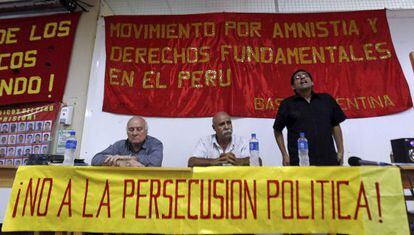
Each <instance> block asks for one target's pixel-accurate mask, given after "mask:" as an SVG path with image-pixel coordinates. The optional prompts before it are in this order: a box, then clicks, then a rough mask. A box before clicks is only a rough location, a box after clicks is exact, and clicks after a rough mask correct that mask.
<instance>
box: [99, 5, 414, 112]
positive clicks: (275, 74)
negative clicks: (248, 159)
mask: <svg viewBox="0 0 414 235" xmlns="http://www.w3.org/2000/svg"><path fill="white" fill-rule="evenodd" d="M105 30H106V38H105V39H106V71H105V95H104V105H103V110H104V111H107V112H114V113H122V114H139V115H144V116H162V117H202V116H211V115H212V114H214V113H215V112H216V111H219V110H225V111H227V112H228V113H230V115H232V116H244V117H267V118H269V117H274V115H275V113H276V110H277V108H278V106H279V104H280V102H281V100H283V99H284V98H285V97H288V96H291V95H293V91H292V88H291V85H290V77H291V75H292V73H293V72H294V71H295V70H297V69H299V68H303V69H306V70H308V71H310V72H311V74H312V75H313V78H314V83H315V91H316V92H328V93H330V94H332V95H333V96H334V97H335V98H336V100H337V102H338V103H339V105H340V106H341V107H342V109H343V110H344V111H345V113H346V114H347V116H348V117H370V116H379V115H386V114H391V113H396V112H401V111H403V110H406V109H409V108H410V107H412V101H411V96H410V93H409V90H408V85H407V82H406V80H405V78H404V75H403V73H402V70H401V67H400V64H399V62H398V59H397V56H396V54H395V51H394V47H393V44H392V41H391V36H390V32H389V29H388V23H387V19H386V15H385V11H384V10H377V11H359V12H335V13H311V14H303V13H300V14H251V13H249V14H247V13H214V14H197V15H175V16H110V17H106V18H105Z"/></svg>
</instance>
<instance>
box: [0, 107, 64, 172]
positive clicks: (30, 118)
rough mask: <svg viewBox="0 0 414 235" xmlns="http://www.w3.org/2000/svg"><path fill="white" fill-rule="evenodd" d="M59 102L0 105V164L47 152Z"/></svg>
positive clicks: (20, 161)
mask: <svg viewBox="0 0 414 235" xmlns="http://www.w3.org/2000/svg"><path fill="white" fill-rule="evenodd" d="M59 108H60V103H52V104H37V105H16V106H13V107H10V106H9V107H4V108H1V109H0V165H15V166H17V165H24V164H25V162H26V161H27V158H28V157H29V155H30V154H47V153H49V147H50V146H49V144H50V142H51V140H52V135H53V127H54V124H55V120H56V117H57V114H58V112H59Z"/></svg>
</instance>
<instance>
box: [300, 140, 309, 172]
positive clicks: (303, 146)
mask: <svg viewBox="0 0 414 235" xmlns="http://www.w3.org/2000/svg"><path fill="white" fill-rule="evenodd" d="M298 156H299V166H309V165H310V164H309V148H308V140H307V139H306V138H305V133H304V132H300V133H299V139H298Z"/></svg>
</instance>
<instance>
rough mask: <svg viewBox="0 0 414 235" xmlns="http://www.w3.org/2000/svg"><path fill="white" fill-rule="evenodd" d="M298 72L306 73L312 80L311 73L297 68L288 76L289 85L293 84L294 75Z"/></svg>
mask: <svg viewBox="0 0 414 235" xmlns="http://www.w3.org/2000/svg"><path fill="white" fill-rule="evenodd" d="M299 72H304V73H306V74H308V75H309V77H310V79H311V80H313V78H312V74H310V73H309V72H308V71H306V70H304V69H298V70H296V71H295V72H294V73H293V74H292V77H290V85H293V83H294V82H295V75H296V74H297V73H299Z"/></svg>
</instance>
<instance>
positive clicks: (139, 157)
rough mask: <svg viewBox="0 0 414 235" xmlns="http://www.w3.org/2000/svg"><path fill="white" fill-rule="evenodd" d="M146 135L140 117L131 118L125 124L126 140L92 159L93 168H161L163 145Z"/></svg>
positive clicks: (145, 128)
mask: <svg viewBox="0 0 414 235" xmlns="http://www.w3.org/2000/svg"><path fill="white" fill-rule="evenodd" d="M147 134H148V125H147V122H146V121H145V119H144V118H142V117H137V116H135V117H132V118H131V119H129V121H128V124H127V135H128V139H126V140H120V141H117V142H115V143H114V144H113V145H111V146H109V147H108V148H107V149H105V150H104V151H102V152H100V153H98V154H96V155H95V156H94V157H93V159H92V165H94V166H135V167H145V166H153V167H155V166H161V163H162V156H163V155H162V154H163V145H162V143H161V141H159V140H158V139H156V138H154V137H151V136H149V135H147Z"/></svg>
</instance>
